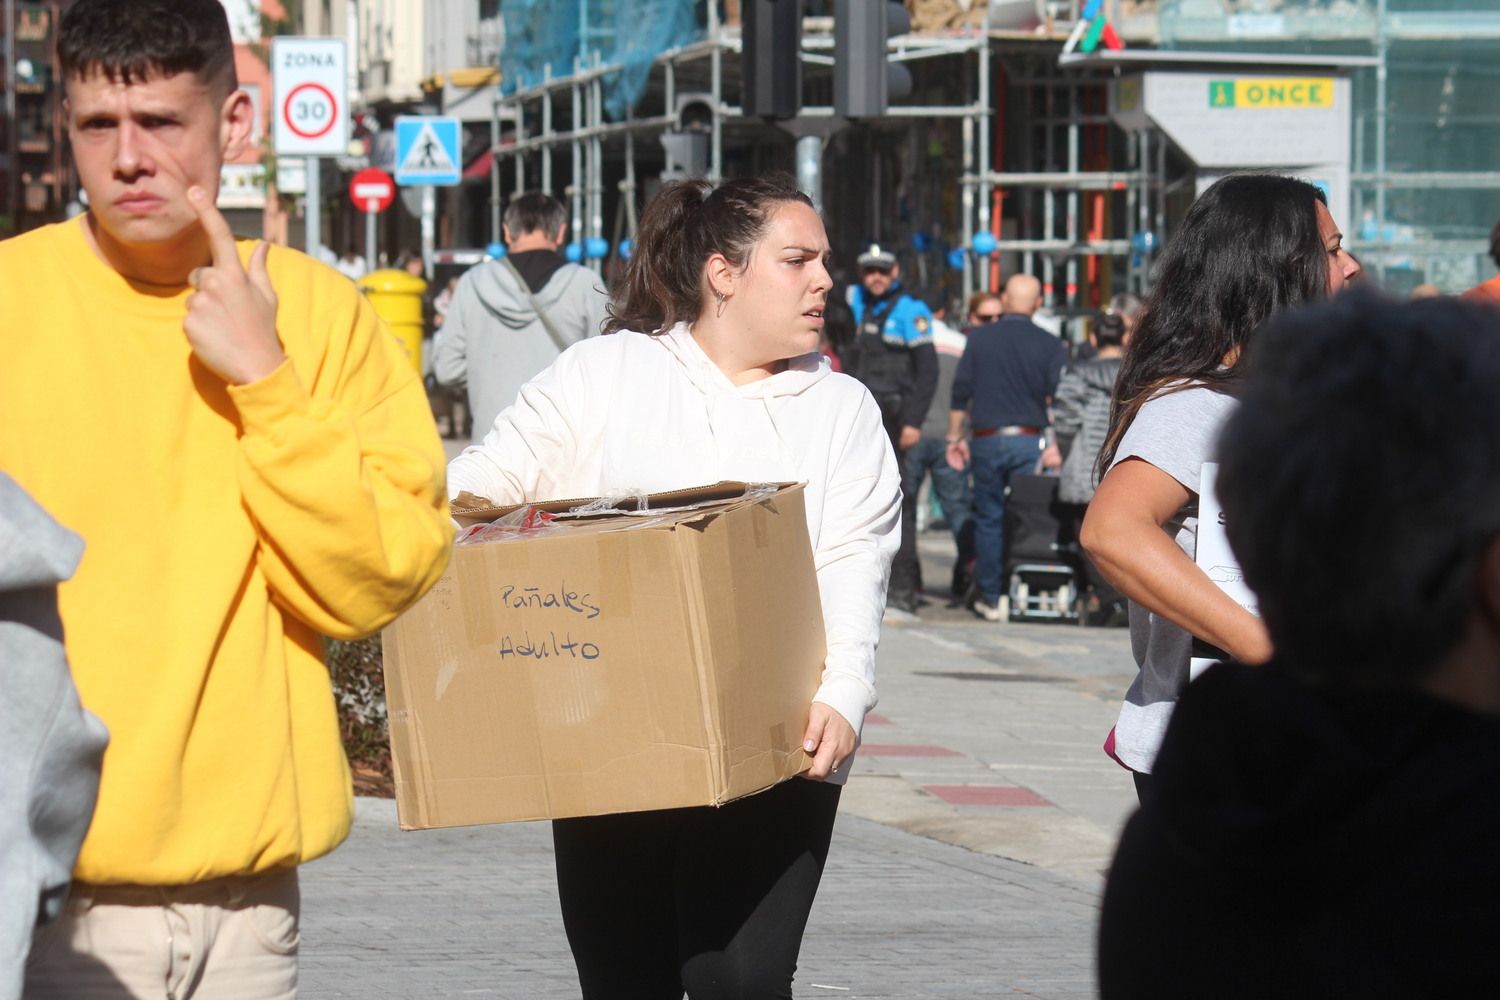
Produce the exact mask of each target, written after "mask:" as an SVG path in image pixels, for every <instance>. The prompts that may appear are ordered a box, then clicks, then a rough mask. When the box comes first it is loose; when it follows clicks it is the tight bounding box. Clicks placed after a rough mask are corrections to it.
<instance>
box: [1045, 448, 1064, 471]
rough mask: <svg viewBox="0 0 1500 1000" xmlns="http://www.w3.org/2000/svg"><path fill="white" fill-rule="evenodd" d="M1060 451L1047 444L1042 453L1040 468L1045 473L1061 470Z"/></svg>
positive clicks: (1061, 459)
mask: <svg viewBox="0 0 1500 1000" xmlns="http://www.w3.org/2000/svg"><path fill="white" fill-rule="evenodd" d="M1062 463H1063V458H1062V451H1061V450H1060V449H1059V448H1058V447H1057V445H1055V444H1049V445H1048V446H1047V448H1046V450H1045V451H1043V452H1042V468H1043V469H1046V470H1047V471H1049V472H1051V471H1055V470H1057V469H1061V468H1062Z"/></svg>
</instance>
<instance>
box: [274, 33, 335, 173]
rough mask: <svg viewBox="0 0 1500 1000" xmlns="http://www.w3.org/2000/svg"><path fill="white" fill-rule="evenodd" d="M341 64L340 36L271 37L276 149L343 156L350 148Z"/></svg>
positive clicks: (287, 152)
mask: <svg viewBox="0 0 1500 1000" xmlns="http://www.w3.org/2000/svg"><path fill="white" fill-rule="evenodd" d="M344 65H345V63H344V40H343V39H342V38H276V39H273V40H272V42H271V86H272V89H273V90H274V91H275V94H276V113H275V116H274V120H273V122H272V128H273V129H274V131H275V133H276V153H277V155H279V156H342V155H344V154H345V153H347V152H348V151H349V105H348V100H347V99H346V90H347V88H348V78H347V77H346V75H345V70H344Z"/></svg>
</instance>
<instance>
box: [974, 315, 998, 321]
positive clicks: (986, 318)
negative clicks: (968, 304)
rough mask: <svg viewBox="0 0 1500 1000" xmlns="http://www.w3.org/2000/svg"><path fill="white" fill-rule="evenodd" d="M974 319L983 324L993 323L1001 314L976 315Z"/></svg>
mask: <svg viewBox="0 0 1500 1000" xmlns="http://www.w3.org/2000/svg"><path fill="white" fill-rule="evenodd" d="M974 318H975V319H976V320H978V321H979V322H981V323H993V322H995V321H996V320H998V319H999V318H1000V314H999V313H975V314H974Z"/></svg>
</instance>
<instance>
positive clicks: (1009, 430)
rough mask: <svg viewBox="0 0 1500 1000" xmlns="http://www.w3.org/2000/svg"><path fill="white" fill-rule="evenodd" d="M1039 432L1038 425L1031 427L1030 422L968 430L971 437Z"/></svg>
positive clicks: (1030, 434)
mask: <svg viewBox="0 0 1500 1000" xmlns="http://www.w3.org/2000/svg"><path fill="white" fill-rule="evenodd" d="M1040 433H1042V429H1041V428H1040V427H1032V426H1031V425H1030V424H1008V425H1006V426H1005V427H976V428H974V430H972V431H970V432H969V434H970V436H971V437H977V438H992V437H1024V436H1032V437H1035V436H1036V435H1038V434H1040Z"/></svg>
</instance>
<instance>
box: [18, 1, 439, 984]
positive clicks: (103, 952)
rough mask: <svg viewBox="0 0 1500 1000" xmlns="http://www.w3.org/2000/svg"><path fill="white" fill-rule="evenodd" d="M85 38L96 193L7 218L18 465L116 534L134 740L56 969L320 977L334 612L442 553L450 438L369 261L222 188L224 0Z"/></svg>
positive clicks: (334, 789)
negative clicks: (308, 870) (279, 227)
mask: <svg viewBox="0 0 1500 1000" xmlns="http://www.w3.org/2000/svg"><path fill="white" fill-rule="evenodd" d="M58 49H59V56H60V60H61V63H62V67H63V72H64V76H65V84H66V88H67V97H68V115H69V137H70V139H71V141H72V147H73V153H74V157H75V160H76V163H77V167H78V172H79V176H80V178H81V180H82V183H83V187H84V189H85V190H86V192H87V193H88V197H89V212H88V213H87V214H86V215H84V216H82V217H80V218H77V219H74V220H71V221H69V222H66V223H61V224H58V225H54V226H49V227H46V228H44V229H40V230H37V231H34V232H31V233H28V234H26V235H23V236H20V237H17V238H15V239H12V240H9V241H6V242H5V243H0V359H3V360H0V467H3V468H4V469H5V470H6V471H7V472H8V473H9V474H10V475H11V476H13V477H14V478H15V479H17V480H18V481H19V482H20V483H21V484H22V485H23V486H24V487H25V488H26V489H27V490H28V491H30V492H31V493H32V494H33V495H34V496H35V497H36V498H37V499H38V500H39V501H40V502H41V503H42V504H43V505H44V506H46V507H47V508H49V509H50V510H51V511H53V512H54V513H55V515H56V516H57V519H58V520H59V521H60V522H62V523H63V524H65V525H67V526H68V527H69V528H71V529H73V530H74V531H76V532H78V533H79V534H81V535H82V536H83V538H84V540H85V543H86V549H85V552H84V556H83V560H82V563H81V564H80V567H79V570H78V573H77V574H76V575H75V576H74V578H73V579H72V580H70V581H69V582H67V583H66V584H64V585H63V586H62V588H61V590H60V593H59V602H60V609H61V613H62V620H63V627H64V630H65V637H66V643H67V649H68V653H69V657H70V659H71V660H72V664H73V670H74V673H75V676H76V680H77V683H78V687H79V690H80V693H81V695H82V699H83V703H84V705H85V706H86V707H87V708H88V709H89V710H90V711H92V712H94V713H95V714H97V715H98V716H99V717H100V718H102V719H103V720H104V722H105V724H106V725H107V726H108V727H109V730H110V737H111V738H110V745H109V749H108V751H107V752H106V756H105V761H104V774H103V779H102V783H101V787H100V793H99V804H98V809H97V811H96V813H95V815H94V822H93V826H92V827H91V829H90V831H89V834H88V837H87V839H86V840H85V842H84V845H83V849H82V853H81V855H80V857H79V861H78V864H77V867H76V869H75V872H74V876H75V882H74V886H73V899H72V901H71V903H70V905H69V907H68V910H67V913H66V915H65V917H64V918H63V919H62V920H60V921H58V922H56V923H54V924H52V925H49V927H48V928H46V929H45V930H44V931H42V932H41V933H40V934H39V936H38V939H37V940H36V941H35V942H34V946H33V949H32V959H31V963H30V966H29V968H28V972H27V984H26V995H27V996H28V997H32V996H35V997H68V998H70V1000H80V998H82V1000H88V998H92V997H102V996H109V997H117V996H120V995H123V994H122V987H123V988H124V990H126V991H129V992H130V993H131V995H134V996H139V997H167V996H170V997H174V998H185V997H190V996H193V995H195V994H196V995H198V996H200V997H214V998H232V997H254V998H257V1000H266V998H273V997H291V996H293V995H294V994H295V990H296V951H297V943H298V934H297V916H298V896H297V881H296V866H297V865H299V864H300V863H302V862H304V861H308V860H310V859H312V858H316V857H318V856H319V855H322V854H324V853H326V852H328V851H330V850H332V849H333V848H334V847H335V846H337V845H338V844H339V842H340V841H342V840H343V839H344V837H345V835H346V834H347V832H348V829H349V825H350V821H351V815H352V809H351V806H352V800H351V794H350V782H349V773H348V767H347V764H346V762H345V759H344V756H343V751H342V748H341V746H340V742H339V733H338V725H337V718H336V713H335V710H334V700H333V693H332V690H331V686H330V683H329V678H328V673H327V670H326V669H325V667H324V664H323V659H322V639H321V636H323V635H330V636H335V637H341V638H352V637H356V636H362V635H366V634H368V633H370V632H373V631H374V630H376V629H378V628H380V627H381V626H383V625H385V624H386V623H387V622H389V621H390V620H391V619H392V618H394V617H395V616H396V615H397V614H398V613H400V612H401V611H402V610H403V609H404V608H405V607H407V606H408V605H409V604H411V603H412V602H413V601H415V600H416V599H417V598H418V597H419V596H420V595H421V594H422V593H423V592H424V591H425V590H426V589H427V588H428V587H429V586H430V585H431V584H432V583H433V581H434V580H436V578H437V577H438V575H439V574H440V573H441V572H442V569H443V567H444V565H445V562H446V559H447V552H448V549H449V545H450V543H451V540H452V531H451V527H450V522H449V520H448V517H447V514H446V504H445V502H444V497H445V491H444V486H443V453H442V449H441V445H440V442H439V441H438V438H437V434H436V431H435V429H434V427H433V423H432V418H431V415H430V412H429V411H428V408H427V402H426V398H425V394H424V392H423V390H422V385H421V383H420V381H419V379H418V377H417V373H416V372H415V371H414V370H413V369H412V367H411V365H410V364H409V363H408V362H407V361H406V360H405V358H404V357H403V355H402V353H401V350H400V348H399V347H398V346H397V344H396V342H395V341H394V339H393V338H392V337H391V336H390V335H389V333H388V332H387V331H386V329H385V328H384V327H383V326H382V325H381V323H380V322H379V320H378V319H377V318H376V316H375V315H374V313H373V312H372V311H371V310H370V307H369V305H368V304H367V303H366V302H365V301H364V300H363V299H362V298H361V297H360V296H359V294H358V293H357V292H356V291H355V290H354V288H353V287H352V286H351V285H350V284H349V282H348V280H347V279H345V278H344V277H342V276H341V275H340V274H338V273H337V272H336V271H333V270H331V269H329V268H327V267H324V266H323V265H321V264H318V263H316V262H314V261H313V260H311V259H310V258H308V257H306V256H304V255H302V254H300V253H296V252H294V251H291V250H287V249H284V248H281V247H271V246H269V245H267V244H265V243H257V242H256V241H249V240H246V241H236V240H235V238H234V237H233V236H232V235H231V234H230V232H229V229H228V227H227V225H226V223H225V221H224V218H223V217H222V216H221V215H220V214H219V212H218V211H217V210H216V209H215V208H214V198H215V195H216V192H217V189H218V179H219V169H220V166H221V164H222V163H223V161H224V160H225V159H226V158H228V157H232V156H234V155H235V154H237V153H238V152H239V151H240V150H242V149H243V148H244V147H245V145H246V143H247V142H248V141H249V139H250V135H251V132H252V125H253V107H252V104H251V101H250V98H249V97H248V96H247V95H246V93H245V92H244V91H242V90H239V89H237V86H236V81H235V76H234V62H233V51H232V47H231V41H230V34H229V28H228V24H227V22H226V19H225V14H224V10H223V8H222V7H221V6H220V4H219V3H218V2H217V0H79V2H78V3H76V4H75V5H74V6H73V7H72V8H71V9H70V10H69V11H68V13H67V14H66V15H65V16H64V18H63V20H62V24H61V26H60V32H59V45H58Z"/></svg>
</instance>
